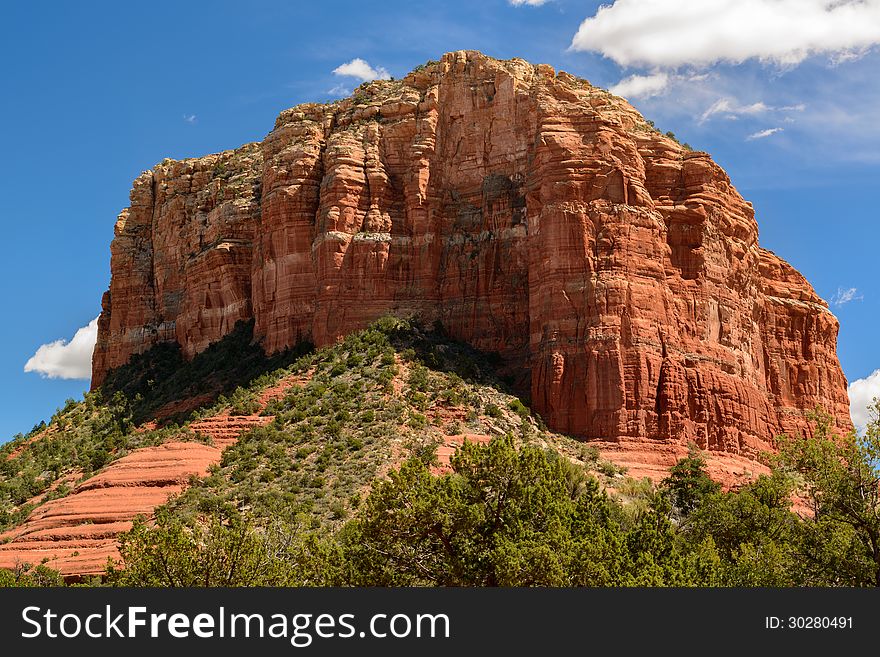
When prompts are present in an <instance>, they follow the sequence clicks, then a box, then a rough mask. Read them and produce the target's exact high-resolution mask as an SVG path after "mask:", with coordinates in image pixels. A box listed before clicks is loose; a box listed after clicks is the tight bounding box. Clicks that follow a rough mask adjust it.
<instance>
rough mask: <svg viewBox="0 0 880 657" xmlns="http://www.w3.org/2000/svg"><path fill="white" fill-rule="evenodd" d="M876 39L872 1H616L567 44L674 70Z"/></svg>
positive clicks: (878, 13)
mask: <svg viewBox="0 0 880 657" xmlns="http://www.w3.org/2000/svg"><path fill="white" fill-rule="evenodd" d="M878 43H880V0H701V1H700V2H694V1H693V0H616V1H615V2H614V3H613V4H611V5H602V6H601V7H599V9H598V11H597V12H596V14H595V16H592V17H590V18H587V19H586V20H585V21H584V22H583V23H581V25H580V28H579V29H578V31H577V34H575V36H574V38H573V40H572V43H571V47H572V49H574V50H584V51H595V52H599V53H601V54H603V55H604V56H606V57H608V58H609V59H612V60H614V61H615V62H617V63H618V64H620V65H621V66H646V67H668V68H678V67H681V66H686V65H690V66H710V65H712V64H715V63H718V62H729V63H734V64H736V63H742V62H744V61H746V60H749V59H757V60H760V61H762V62H772V63H775V64H778V65H781V66H791V65H794V64H798V63H800V62H801V61H803V60H804V59H806V58H807V57H809V56H811V55H817V54H824V55H828V56H830V57H831V58H832V60H833V61H837V62H839V61H843V60H845V59H848V58H853V57H858V56H860V55H862V54H864V53H865V52H866V51H867V50H868V49H869V48H871V47H872V46H874V45H876V44H878Z"/></svg>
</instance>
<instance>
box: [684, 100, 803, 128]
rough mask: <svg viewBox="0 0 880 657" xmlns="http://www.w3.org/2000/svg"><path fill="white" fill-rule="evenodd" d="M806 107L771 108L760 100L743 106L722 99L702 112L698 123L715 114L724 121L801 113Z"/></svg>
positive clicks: (800, 104) (799, 105) (786, 106)
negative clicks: (763, 115)
mask: <svg viewBox="0 0 880 657" xmlns="http://www.w3.org/2000/svg"><path fill="white" fill-rule="evenodd" d="M806 107H807V106H806V105H804V104H803V103H798V104H797V105H783V106H781V107H773V106H771V105H767V104H766V103H765V102H763V101H760V100H759V101H758V102H756V103H750V104H748V105H743V104H741V103H739V102H738V101H737V100H736V99H734V98H730V97H724V98H719V99H718V100H716V101H715V102H714V103H712V104H711V105H710V106H709V108H708V109H707V110H706V111H705V112H703V114H702V116H700V123H702V122H704V121H706V120H708V119H710V118H711V117H713V116H715V115H716V114H723V115H724V118H725V119H737V118H739V117H740V116H743V115H746V116H757V115H759V114H766V113H768V112H803V111H804V110H805V109H806Z"/></svg>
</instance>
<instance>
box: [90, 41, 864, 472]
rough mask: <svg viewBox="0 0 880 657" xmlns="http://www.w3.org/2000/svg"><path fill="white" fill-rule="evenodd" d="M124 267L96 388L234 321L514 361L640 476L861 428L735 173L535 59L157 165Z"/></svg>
mask: <svg viewBox="0 0 880 657" xmlns="http://www.w3.org/2000/svg"><path fill="white" fill-rule="evenodd" d="M111 269H112V280H111V284H110V290H109V292H108V293H107V294H106V295H105V297H104V303H103V311H102V313H101V319H100V322H99V337H98V344H97V347H96V350H95V356H94V374H93V380H92V383H93V386H97V385H99V384H100V383H101V381H102V380H103V378H104V376H105V375H106V372H107V371H108V369H109V368H113V367H117V366H119V365H122V364H124V363H125V362H126V361H127V360H128V359H129V357H130V356H131V355H132V354H134V353H138V352H141V351H143V350H145V349H147V348H148V347H150V346H151V345H153V344H155V343H156V342H158V341H165V340H173V341H177V342H178V343H180V345H181V347H182V348H183V351H184V353H186V354H188V355H192V354H194V353H197V352H198V351H199V350H201V349H203V348H204V347H205V346H206V345H207V344H209V343H210V342H211V341H213V340H216V339H218V338H219V337H221V336H222V335H224V334H225V333H226V332H228V331H229V330H230V329H231V328H232V326H233V325H234V324H235V322H236V321H237V320H238V319H251V318H253V319H254V320H255V335H256V338H257V339H259V340H261V341H262V344H263V346H264V348H265V349H266V350H267V351H269V352H275V351H278V350H281V349H283V348H285V347H288V346H291V345H293V344H295V343H297V342H298V341H300V340H304V339H308V340H311V341H312V342H314V343H316V344H318V345H319V346H320V345H324V344H328V343H332V342H334V341H335V340H337V339H338V338H339V337H341V336H343V335H345V334H346V333H348V332H350V331H352V330H354V329H357V328H361V327H363V326H364V325H366V324H367V323H368V322H370V321H371V320H373V319H375V318H376V317H379V316H381V315H383V314H386V313H395V314H419V315H421V316H422V317H424V318H425V320H427V321H428V322H432V321H439V322H441V323H442V324H443V326H444V327H445V329H446V330H447V331H448V332H449V333H450V334H451V335H452V336H453V337H455V338H458V339H461V340H464V341H467V342H469V343H470V344H472V345H474V346H475V347H477V348H479V349H483V350H486V351H494V352H498V353H499V354H500V356H501V357H502V358H503V361H504V362H505V363H506V365H507V367H508V371H510V372H515V373H519V377H518V378H517V379H516V380H517V382H518V383H521V384H522V388H523V389H524V390H525V391H526V392H528V393H529V394H530V396H531V401H532V405H533V407H534V408H535V410H537V411H538V412H539V413H540V414H541V415H542V416H543V417H544V419H545V420H546V422H547V424H548V425H549V426H550V427H551V428H553V429H554V430H557V431H561V432H565V433H569V434H573V435H576V436H580V437H583V438H587V439H595V440H600V441H604V442H605V443H606V444H608V445H609V449H610V450H611V451H613V452H614V453H616V454H618V455H620V458H621V459H624V460H625V459H626V456H625V454H624V452H626V453H629V454H635V453H641V452H644V451H645V450H648V451H650V450H652V449H653V447H651V445H655V446H657V448H658V452H663V451H664V449H666V448H668V449H666V451H669V452H670V453H673V452H675V453H678V452H680V451H681V449H682V448H683V447H684V445H686V444H687V442H689V441H693V442H695V443H696V444H697V445H699V446H700V447H702V448H704V449H707V450H710V452H713V453H716V454H719V455H732V456H735V457H736V460H737V462H740V461H743V462H745V463H749V462H754V460H755V458H756V456H757V454H758V453H759V452H760V451H762V450H764V449H768V448H772V446H773V437H774V436H776V435H777V434H780V433H783V432H789V433H808V432H809V431H810V428H809V422H808V421H807V419H806V413H807V412H808V411H810V410H812V409H813V408H815V407H822V408H824V409H826V410H827V411H829V412H830V413H831V414H832V415H833V416H834V417H835V418H836V419H837V421H838V422H839V424H840V425H841V426H843V427H848V426H849V419H848V400H847V394H846V381H845V379H844V376H843V374H842V372H841V369H840V366H839V363H838V360H837V356H836V338H837V330H838V323H837V320H836V319H835V317H834V316H833V315H832V314H831V313H830V312H829V310H828V308H827V305H826V304H825V303H824V302H823V301H822V300H821V299H820V298H819V297H818V296H817V295H816V294H815V292H814V291H813V289H812V288H811V287H810V285H809V284H808V283H807V281H806V280H804V278H803V277H802V276H801V275H800V274H798V273H797V272H796V271H795V270H794V269H793V268H792V267H791V266H789V265H788V264H787V263H785V262H784V261H782V260H781V259H779V258H778V257H777V256H775V255H774V254H772V253H770V252H768V251H766V250H764V249H762V248H761V247H760V246H759V245H758V227H757V224H756V222H755V218H754V212H753V209H752V206H751V205H750V204H749V203H748V202H746V201H745V200H744V199H743V198H742V197H741V196H740V195H739V194H738V193H737V191H736V190H735V189H734V187H733V185H732V184H731V182H730V180H729V178H728V176H727V175H726V174H725V172H724V171H723V170H722V169H721V168H720V167H719V166H718V165H717V164H715V163H714V162H713V161H712V159H711V158H710V157H709V156H708V155H707V154H706V153H702V152H692V151H690V150H688V149H686V148H684V147H682V146H681V145H680V144H678V143H677V142H676V141H674V140H673V139H670V138H668V137H666V136H663V135H661V134H660V133H658V132H657V131H656V130H654V129H653V127H652V126H651V125H649V124H648V123H647V122H646V121H645V119H644V118H643V117H642V116H641V115H640V114H639V113H638V112H637V111H636V110H635V109H634V108H633V107H631V106H630V105H629V104H628V103H626V101H624V100H623V99H621V98H618V97H615V96H613V95H611V94H610V93H608V92H606V91H603V90H601V89H598V88H596V87H593V86H591V85H590V84H589V83H587V82H586V81H584V80H581V79H578V78H575V77H573V76H571V75H568V74H566V73H561V72H560V73H556V72H555V71H554V70H553V69H552V68H550V67H549V66H546V65H539V66H534V65H532V64H529V63H527V62H525V61H522V60H518V59H514V60H509V61H497V60H494V59H491V58H488V57H485V56H483V55H481V54H479V53H476V52H470V51H467V52H465V51H462V52H455V53H449V54H447V55H445V56H444V57H443V58H442V60H441V61H440V62H437V63H431V64H428V65H427V66H425V67H422V68H421V69H419V70H416V71H414V72H413V73H410V74H409V75H408V76H406V77H405V78H404V79H402V80H399V81H376V82H373V83H369V84H366V85H362V86H361V87H360V88H359V89H357V90H356V92H355V93H354V95H353V96H352V97H351V98H348V99H345V100H342V101H339V102H336V103H332V104H328V105H315V104H312V105H301V106H298V107H295V108H293V109H290V110H286V111H284V112H282V114H281V115H280V116H279V117H278V119H277V121H276V123H275V127H274V129H273V131H272V132H271V133H270V134H269V135H268V136H267V137H266V139H265V140H264V141H263V142H262V143H260V144H249V145H246V146H244V147H242V148H240V149H238V150H236V151H227V152H225V153H221V154H219V155H211V156H208V157H205V158H200V159H193V160H183V161H170V160H166V161H164V162H162V163H161V164H159V165H157V166H156V167H154V168H153V169H152V170H151V171H148V172H145V173H144V174H142V175H141V176H140V177H139V178H138V179H137V180H136V181H135V185H134V189H133V190H132V194H131V207H130V208H128V209H127V210H125V211H123V213H122V214H121V215H120V217H119V219H118V221H117V224H116V234H115V238H114V241H113V245H112V247H111ZM628 446H629V447H628ZM664 446H665V447H664ZM630 447H631V449H630Z"/></svg>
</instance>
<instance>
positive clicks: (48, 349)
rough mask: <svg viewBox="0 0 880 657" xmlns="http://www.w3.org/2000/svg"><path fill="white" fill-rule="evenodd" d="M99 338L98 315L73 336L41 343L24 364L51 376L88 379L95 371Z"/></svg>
mask: <svg viewBox="0 0 880 657" xmlns="http://www.w3.org/2000/svg"><path fill="white" fill-rule="evenodd" d="M97 339H98V318H97V317H95V319H93V320H92V321H91V322H89V323H88V326H83V327H82V328H81V329H79V330H78V331H77V332H76V333H75V334H74V336H73V339H72V340H70V342H68V341H67V340H64V339H61V340H55V341H54V342H50V343H48V344H44V345H41V346H40V348H39V349H37V352H36V353H35V354H34V355H33V356H31V357H30V358H29V359H28V362H26V363H25V364H24V371H25V372H38V373H39V374H40V375H42V376H45V377H49V378H50V379H88V378H89V377H91V375H92V352H93V351H94V350H95V342H96V341H97Z"/></svg>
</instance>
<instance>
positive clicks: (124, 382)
mask: <svg viewBox="0 0 880 657" xmlns="http://www.w3.org/2000/svg"><path fill="white" fill-rule="evenodd" d="M253 337H254V322H253V320H252V321H249V322H244V321H240V322H238V323H237V324H236V325H235V327H234V328H233V330H232V331H230V332H229V333H228V334H227V335H225V336H224V337H223V338H222V339H221V340H218V341H217V342H214V343H212V344H211V345H209V346H208V347H207V348H206V349H205V350H204V351H201V352H199V353H198V354H196V355H195V356H194V357H193V358H192V360H189V361H188V360H186V359H185V358H184V357H183V354H182V353H181V351H180V346H179V345H178V344H177V343H176V342H175V343H171V342H163V343H159V344H157V345H155V346H154V347H152V348H151V349H149V350H148V351H145V352H144V353H142V354H135V355H134V356H132V357H131V360H130V361H129V362H128V363H127V364H125V365H123V366H121V367H117V368H115V369H113V370H110V372H109V373H108V374H107V378H106V379H105V380H104V383H103V384H102V385H101V392H102V394H103V395H104V398H106V399H110V398H112V397H113V395H115V394H116V393H122V395H123V396H124V398H125V399H127V400H128V403H129V405H130V408H131V416H132V421H133V422H134V423H135V424H140V423H141V422H144V421H147V420H151V419H153V417H154V416H155V413H156V411H159V410H160V409H161V408H162V407H163V406H166V405H169V404H173V403H175V402H179V401H180V400H188V399H195V398H200V397H208V398H210V399H212V400H213V399H216V398H217V397H219V396H220V395H224V394H229V393H231V392H232V391H234V390H235V389H236V388H238V387H239V386H245V385H248V384H249V383H250V382H251V381H252V380H254V379H255V378H256V377H258V376H260V375H261V374H264V373H266V372H270V371H273V370H277V369H280V368H283V367H286V366H288V365H290V363H292V362H294V361H295V360H296V359H297V358H298V357H299V356H301V355H302V354H304V353H308V352H310V351H312V349H313V347H312V345H311V344H309V343H305V342H304V343H301V344H299V345H297V346H296V347H295V348H293V349H290V350H287V351H283V352H279V353H277V354H273V355H272V356H267V355H266V353H265V352H264V351H263V349H262V347H261V346H260V345H259V343H256V342H254V339H253ZM187 416H188V413H187V412H181V413H178V414H176V416H172V417H170V418H167V419H168V420H176V421H178V422H182V421H184V420H185V419H186V418H187Z"/></svg>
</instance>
